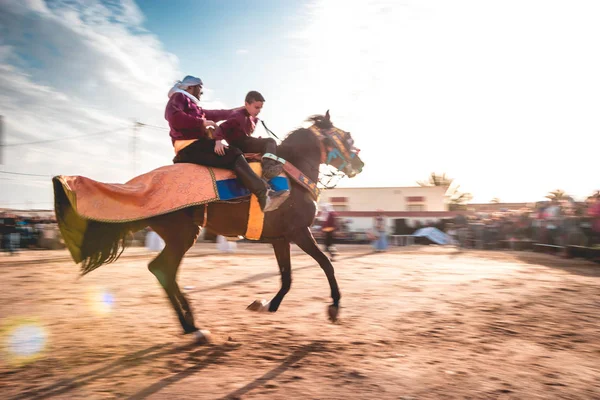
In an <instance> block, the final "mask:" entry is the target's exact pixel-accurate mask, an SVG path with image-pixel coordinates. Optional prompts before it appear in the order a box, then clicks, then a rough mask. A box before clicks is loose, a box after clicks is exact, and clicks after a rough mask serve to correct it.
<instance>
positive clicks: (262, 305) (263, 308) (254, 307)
mask: <svg viewBox="0 0 600 400" xmlns="http://www.w3.org/2000/svg"><path fill="white" fill-rule="evenodd" d="M270 303H271V302H270V301H266V300H265V299H263V300H254V301H253V302H252V304H250V305H249V306H248V307H246V310H250V311H256V312H267V311H269V304H270Z"/></svg>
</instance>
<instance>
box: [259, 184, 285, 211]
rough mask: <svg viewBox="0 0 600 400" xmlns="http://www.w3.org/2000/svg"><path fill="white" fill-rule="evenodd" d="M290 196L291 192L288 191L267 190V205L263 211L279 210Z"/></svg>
mask: <svg viewBox="0 0 600 400" xmlns="http://www.w3.org/2000/svg"><path fill="white" fill-rule="evenodd" d="M289 195H290V191H289V190H287V189H285V190H279V191H277V192H276V191H274V190H272V189H268V190H267V202H266V204H265V208H264V209H263V212H269V211H274V210H277V209H278V208H279V206H280V205H282V204H283V202H284V201H286V200H287V198H288V197H289Z"/></svg>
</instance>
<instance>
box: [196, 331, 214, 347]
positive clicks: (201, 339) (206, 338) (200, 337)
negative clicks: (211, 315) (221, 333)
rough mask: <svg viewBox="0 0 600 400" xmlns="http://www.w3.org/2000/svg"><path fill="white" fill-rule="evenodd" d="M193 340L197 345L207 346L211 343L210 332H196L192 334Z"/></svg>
mask: <svg viewBox="0 0 600 400" xmlns="http://www.w3.org/2000/svg"><path fill="white" fill-rule="evenodd" d="M194 340H195V342H196V343H197V344H207V343H210V342H211V334H210V331H206V330H202V329H200V330H197V331H196V332H194Z"/></svg>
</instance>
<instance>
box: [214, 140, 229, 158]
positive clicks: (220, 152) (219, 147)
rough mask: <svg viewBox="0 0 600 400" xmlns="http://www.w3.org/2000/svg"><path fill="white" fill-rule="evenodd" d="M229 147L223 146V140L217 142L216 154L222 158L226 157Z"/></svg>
mask: <svg viewBox="0 0 600 400" xmlns="http://www.w3.org/2000/svg"><path fill="white" fill-rule="evenodd" d="M227 148H228V147H227V146H225V145H224V144H223V141H222V140H216V141H215V153H217V154H218V155H220V156H224V155H225V149H227Z"/></svg>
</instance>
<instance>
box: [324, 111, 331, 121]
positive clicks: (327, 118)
mask: <svg viewBox="0 0 600 400" xmlns="http://www.w3.org/2000/svg"><path fill="white" fill-rule="evenodd" d="M325 119H326V120H327V121H331V117H330V116H329V110H327V112H326V113H325Z"/></svg>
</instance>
